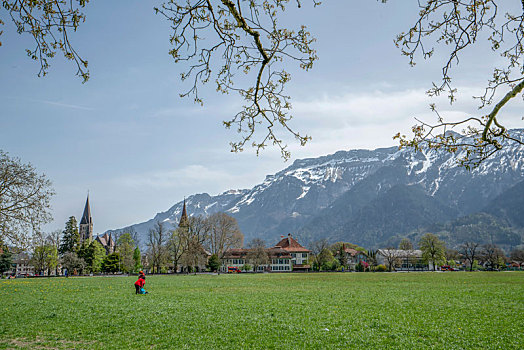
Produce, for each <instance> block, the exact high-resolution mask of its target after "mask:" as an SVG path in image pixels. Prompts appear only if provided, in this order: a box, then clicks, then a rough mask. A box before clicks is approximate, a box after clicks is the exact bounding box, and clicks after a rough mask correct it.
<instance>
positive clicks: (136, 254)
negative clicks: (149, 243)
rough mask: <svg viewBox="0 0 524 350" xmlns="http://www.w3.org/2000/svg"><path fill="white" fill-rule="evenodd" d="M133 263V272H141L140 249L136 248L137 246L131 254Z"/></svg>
mask: <svg viewBox="0 0 524 350" xmlns="http://www.w3.org/2000/svg"><path fill="white" fill-rule="evenodd" d="M133 261H134V262H135V266H134V269H133V271H134V272H138V271H140V270H142V259H141V255H140V248H138V246H136V248H135V250H134V252H133Z"/></svg>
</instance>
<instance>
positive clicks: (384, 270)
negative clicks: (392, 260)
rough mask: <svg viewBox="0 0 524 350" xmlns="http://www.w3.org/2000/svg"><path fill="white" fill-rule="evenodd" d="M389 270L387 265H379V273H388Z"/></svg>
mask: <svg viewBox="0 0 524 350" xmlns="http://www.w3.org/2000/svg"><path fill="white" fill-rule="evenodd" d="M387 270H388V268H387V267H386V265H382V264H381V265H378V266H377V270H376V271H378V272H386V271H387Z"/></svg>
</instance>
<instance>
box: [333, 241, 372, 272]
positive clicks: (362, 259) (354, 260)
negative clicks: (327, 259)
mask: <svg viewBox="0 0 524 350" xmlns="http://www.w3.org/2000/svg"><path fill="white" fill-rule="evenodd" d="M340 254H343V257H342V260H343V262H344V264H343V265H344V266H347V268H348V269H349V270H356V266H357V265H358V264H359V263H360V264H362V263H366V265H367V263H368V256H367V255H366V253H365V252H363V251H360V250H356V249H353V248H350V247H347V246H346V245H345V244H342V249H341V251H339V252H337V257H339V255H340Z"/></svg>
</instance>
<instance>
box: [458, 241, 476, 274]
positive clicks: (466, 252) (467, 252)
mask: <svg viewBox="0 0 524 350" xmlns="http://www.w3.org/2000/svg"><path fill="white" fill-rule="evenodd" d="M460 253H461V254H462V256H464V259H466V261H467V262H469V271H473V265H474V263H475V260H476V259H478V255H479V244H478V243H477V242H464V243H463V244H461V246H460Z"/></svg>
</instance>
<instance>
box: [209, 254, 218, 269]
mask: <svg viewBox="0 0 524 350" xmlns="http://www.w3.org/2000/svg"><path fill="white" fill-rule="evenodd" d="M207 268H208V269H210V270H211V271H218V269H219V268H220V259H219V258H218V255H216V254H213V255H211V256H210V257H209V259H208V261H207Z"/></svg>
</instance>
